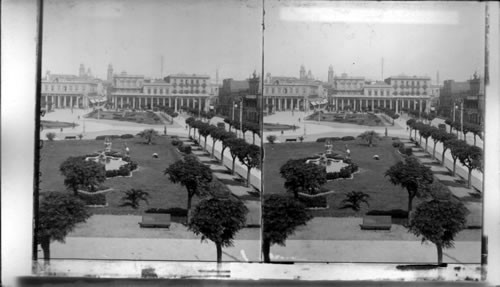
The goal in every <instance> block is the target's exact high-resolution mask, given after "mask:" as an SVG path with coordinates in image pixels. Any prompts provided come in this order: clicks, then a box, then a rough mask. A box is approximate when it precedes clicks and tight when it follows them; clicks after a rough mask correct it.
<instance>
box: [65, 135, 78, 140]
mask: <svg viewBox="0 0 500 287" xmlns="http://www.w3.org/2000/svg"><path fill="white" fill-rule="evenodd" d="M64 139H65V140H76V136H66V137H64Z"/></svg>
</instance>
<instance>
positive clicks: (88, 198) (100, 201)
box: [78, 193, 106, 205]
mask: <svg viewBox="0 0 500 287" xmlns="http://www.w3.org/2000/svg"><path fill="white" fill-rule="evenodd" d="M78 197H79V198H81V199H82V200H83V202H85V205H106V194H105V193H95V194H87V193H79V194H78Z"/></svg>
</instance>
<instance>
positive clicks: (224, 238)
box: [188, 197, 248, 263]
mask: <svg viewBox="0 0 500 287" xmlns="http://www.w3.org/2000/svg"><path fill="white" fill-rule="evenodd" d="M247 213H248V209H247V208H246V206H245V205H244V204H243V202H241V201H240V200H233V199H224V198H216V197H212V198H207V199H204V200H202V201H201V202H200V203H199V204H198V205H197V206H196V207H195V209H194V211H193V216H192V218H191V220H189V227H188V228H189V230H191V231H193V232H194V234H196V235H200V234H201V235H202V237H201V240H206V239H209V240H211V241H212V242H214V243H215V246H216V248H217V263H221V262H222V247H229V246H233V240H234V236H235V234H236V233H237V232H238V231H239V230H240V229H242V228H243V227H244V225H245V221H246V214H247Z"/></svg>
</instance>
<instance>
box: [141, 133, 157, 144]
mask: <svg viewBox="0 0 500 287" xmlns="http://www.w3.org/2000/svg"><path fill="white" fill-rule="evenodd" d="M139 136H140V137H142V138H143V139H145V140H146V143H147V144H152V143H153V139H154V138H155V137H157V136H158V132H157V131H156V130H155V129H145V130H143V131H142V132H140V133H139Z"/></svg>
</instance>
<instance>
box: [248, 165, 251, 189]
mask: <svg viewBox="0 0 500 287" xmlns="http://www.w3.org/2000/svg"><path fill="white" fill-rule="evenodd" d="M250 169H251V167H249V166H247V187H250Z"/></svg>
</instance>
